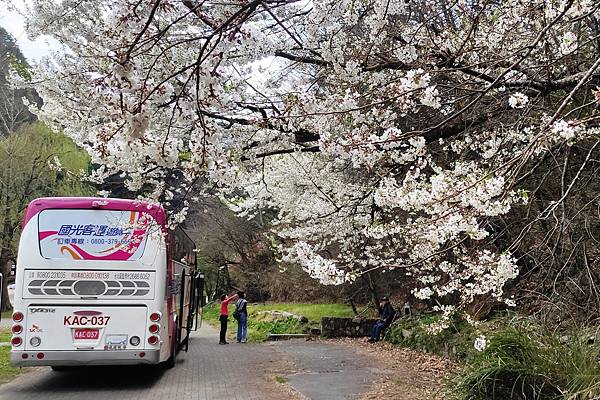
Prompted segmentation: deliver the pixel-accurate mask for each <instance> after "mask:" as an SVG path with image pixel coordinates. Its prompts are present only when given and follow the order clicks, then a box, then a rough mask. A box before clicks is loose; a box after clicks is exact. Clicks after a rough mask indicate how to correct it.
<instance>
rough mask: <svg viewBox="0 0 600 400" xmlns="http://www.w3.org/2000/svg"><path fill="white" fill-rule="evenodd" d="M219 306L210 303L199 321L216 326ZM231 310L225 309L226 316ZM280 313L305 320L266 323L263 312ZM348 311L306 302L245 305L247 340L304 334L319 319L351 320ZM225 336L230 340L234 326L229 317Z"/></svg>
mask: <svg viewBox="0 0 600 400" xmlns="http://www.w3.org/2000/svg"><path fill="white" fill-rule="evenodd" d="M219 307H220V304H217V303H215V304H211V305H209V306H207V307H205V308H204V311H203V319H204V321H205V322H208V323H210V324H211V325H214V326H218V325H219V311H220V308H219ZM234 309H235V307H234V306H233V305H231V306H230V307H229V311H230V315H231V313H232V312H233V310H234ZM269 311H283V312H289V313H292V314H295V315H298V316H303V317H306V318H307V319H308V322H305V323H301V322H299V321H298V320H297V319H295V318H287V319H279V320H270V318H268V316H266V315H265V312H269ZM352 315H353V313H352V309H351V308H350V307H349V306H347V305H345V304H309V303H267V304H249V305H248V339H249V340H250V341H254V342H262V341H264V340H266V339H267V336H268V335H269V333H306V332H308V331H309V330H310V328H312V327H318V326H320V324H321V318H322V317H351V316H352ZM229 321H230V322H229V329H228V337H229V338H231V339H232V340H233V338H234V336H235V332H236V329H237V325H236V323H235V320H234V319H233V318H232V317H231V316H230V317H229Z"/></svg>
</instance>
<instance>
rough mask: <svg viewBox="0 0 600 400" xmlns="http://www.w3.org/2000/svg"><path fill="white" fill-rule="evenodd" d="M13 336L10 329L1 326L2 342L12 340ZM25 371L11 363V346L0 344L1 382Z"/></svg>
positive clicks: (0, 338) (0, 337)
mask: <svg viewBox="0 0 600 400" xmlns="http://www.w3.org/2000/svg"><path fill="white" fill-rule="evenodd" d="M11 336H12V335H11V333H10V329H6V328H0V342H10V338H11ZM24 371H25V369H24V368H15V367H12V366H11V365H10V346H0V384H1V383H5V382H8V381H10V380H12V379H14V378H15V377H16V376H17V375H19V374H21V373H22V372H24Z"/></svg>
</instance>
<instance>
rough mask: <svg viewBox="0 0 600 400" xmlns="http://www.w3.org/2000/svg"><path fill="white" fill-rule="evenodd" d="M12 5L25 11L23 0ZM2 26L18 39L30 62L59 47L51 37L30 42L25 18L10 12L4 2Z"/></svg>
mask: <svg viewBox="0 0 600 400" xmlns="http://www.w3.org/2000/svg"><path fill="white" fill-rule="evenodd" d="M12 3H13V4H14V5H15V6H16V7H18V8H20V9H23V1H22V0H13V2H12ZM0 26H1V27H3V28H4V29H6V30H7V31H8V33H10V34H11V35H12V36H13V37H14V38H15V39H16V41H17V44H18V45H19V48H20V49H21V52H22V53H23V55H24V56H25V58H27V60H29V61H38V60H40V59H41V58H42V57H44V56H47V55H48V54H50V51H51V49H52V48H57V47H58V44H57V42H55V41H54V40H53V39H51V38H49V37H38V38H36V39H35V40H30V39H29V37H27V33H26V32H25V21H24V19H23V17H22V16H21V15H19V13H18V12H15V11H8V10H7V9H6V6H5V5H4V4H3V2H2V1H0Z"/></svg>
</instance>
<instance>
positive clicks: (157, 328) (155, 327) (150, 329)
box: [148, 324, 160, 333]
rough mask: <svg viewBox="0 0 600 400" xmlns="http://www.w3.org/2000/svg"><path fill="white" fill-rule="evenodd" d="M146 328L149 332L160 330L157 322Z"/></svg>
mask: <svg viewBox="0 0 600 400" xmlns="http://www.w3.org/2000/svg"><path fill="white" fill-rule="evenodd" d="M148 330H149V331H150V333H158V331H159V330H160V326H158V325H157V324H152V325H150V327H149V328H148Z"/></svg>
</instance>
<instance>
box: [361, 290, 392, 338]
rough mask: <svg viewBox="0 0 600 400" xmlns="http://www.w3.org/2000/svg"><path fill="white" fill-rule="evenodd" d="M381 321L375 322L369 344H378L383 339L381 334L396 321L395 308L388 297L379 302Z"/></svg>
mask: <svg viewBox="0 0 600 400" xmlns="http://www.w3.org/2000/svg"><path fill="white" fill-rule="evenodd" d="M378 311H379V320H378V321H377V322H375V325H373V331H372V332H371V337H370V338H369V340H367V342H369V343H375V342H378V341H379V339H380V337H381V332H383V331H384V330H385V329H386V328H387V327H388V326H390V325H391V323H392V321H393V320H394V314H395V311H394V307H392V305H391V304H390V299H388V298H387V297H385V296H384V297H382V298H381V300H379V308H378Z"/></svg>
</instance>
